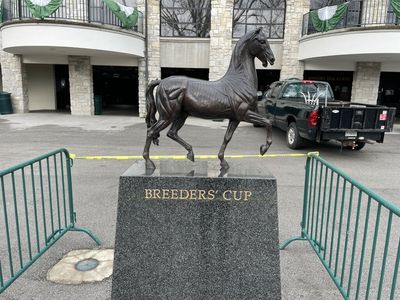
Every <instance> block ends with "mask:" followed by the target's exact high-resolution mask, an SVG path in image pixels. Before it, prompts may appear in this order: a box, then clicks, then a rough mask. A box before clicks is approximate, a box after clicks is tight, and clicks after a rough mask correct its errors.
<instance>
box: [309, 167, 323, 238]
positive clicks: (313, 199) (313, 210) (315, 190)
mask: <svg viewBox="0 0 400 300" xmlns="http://www.w3.org/2000/svg"><path fill="white" fill-rule="evenodd" d="M318 163H320V162H319V161H318V160H317V161H316V164H315V177H314V186H313V196H312V212H311V231H310V236H311V239H312V234H313V231H314V219H315V202H316V201H315V195H316V193H317V177H318ZM320 164H322V163H320Z"/></svg>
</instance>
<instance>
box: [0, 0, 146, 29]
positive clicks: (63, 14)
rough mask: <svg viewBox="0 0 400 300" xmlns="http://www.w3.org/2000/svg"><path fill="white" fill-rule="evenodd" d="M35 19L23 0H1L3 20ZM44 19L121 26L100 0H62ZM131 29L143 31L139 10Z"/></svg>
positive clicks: (141, 15) (141, 16)
mask: <svg viewBox="0 0 400 300" xmlns="http://www.w3.org/2000/svg"><path fill="white" fill-rule="evenodd" d="M30 19H35V18H34V17H33V16H32V13H31V11H30V10H29V8H28V6H27V5H26V3H25V1H24V0H3V22H5V21H17V20H30ZM45 20H54V21H61V20H66V21H74V22H80V23H90V24H98V25H111V26H118V27H122V23H121V21H120V20H119V19H118V18H117V17H116V16H115V15H114V14H113V12H112V11H111V10H110V9H109V8H108V7H107V5H106V4H105V3H104V2H103V1H102V0H74V1H63V2H62V4H61V6H60V7H59V8H58V9H57V10H56V11H55V12H54V13H53V14H52V15H50V16H49V17H46V18H45ZM131 30H132V31H135V32H140V33H143V14H142V13H141V12H139V17H138V21H137V24H136V26H134V27H133V28H132V29H131Z"/></svg>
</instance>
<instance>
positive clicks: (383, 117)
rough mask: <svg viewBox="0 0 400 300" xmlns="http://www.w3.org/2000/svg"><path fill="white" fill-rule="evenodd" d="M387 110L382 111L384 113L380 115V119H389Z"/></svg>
mask: <svg viewBox="0 0 400 300" xmlns="http://www.w3.org/2000/svg"><path fill="white" fill-rule="evenodd" d="M387 116H388V115H387V110H384V111H382V113H381V114H380V115H379V121H387Z"/></svg>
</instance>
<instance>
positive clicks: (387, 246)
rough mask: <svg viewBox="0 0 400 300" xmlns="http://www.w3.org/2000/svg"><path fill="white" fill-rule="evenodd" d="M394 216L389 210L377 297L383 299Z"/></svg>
mask: <svg viewBox="0 0 400 300" xmlns="http://www.w3.org/2000/svg"><path fill="white" fill-rule="evenodd" d="M392 218H393V212H391V211H390V212H389V219H388V224H387V227H386V241H385V250H384V251H383V259H382V267H381V278H380V280H379V288H378V297H377V299H381V295H382V286H383V282H384V280H385V269H386V259H387V254H388V250H389V242H390V233H391V230H392Z"/></svg>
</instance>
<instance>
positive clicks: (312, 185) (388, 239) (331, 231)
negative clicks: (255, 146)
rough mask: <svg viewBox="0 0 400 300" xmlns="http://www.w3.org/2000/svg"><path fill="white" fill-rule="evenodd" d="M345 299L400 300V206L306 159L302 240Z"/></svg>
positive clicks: (321, 161)
mask: <svg viewBox="0 0 400 300" xmlns="http://www.w3.org/2000/svg"><path fill="white" fill-rule="evenodd" d="M295 240H306V241H308V242H309V243H310V245H311V247H312V249H313V250H314V251H315V253H316V254H317V255H318V257H319V258H320V260H321V262H322V264H323V265H324V267H325V268H326V270H327V271H328V273H329V275H330V277H331V278H332V279H333V281H334V283H335V285H336V286H337V288H338V289H339V291H340V293H341V294H342V296H343V297H344V298H345V299H390V300H395V299H400V287H399V282H398V281H399V278H400V276H398V275H399V274H398V273H399V262H400V207H398V206H396V205H395V204H394V203H392V202H390V201H388V200H386V199H384V198H382V197H381V196H379V195H377V194H376V193H375V192H373V191H371V190H370V189H368V188H367V187H365V186H363V185H362V184H360V183H358V182H357V181H355V180H354V179H353V178H351V177H350V176H348V175H346V174H345V173H344V172H342V171H341V170H339V169H337V168H336V167H334V166H333V165H331V164H330V163H328V162H327V161H325V160H324V159H322V158H320V157H318V155H315V154H314V155H310V156H309V157H308V158H307V163H306V174H305V186H304V202H303V214H302V221H301V236H298V237H293V238H291V239H288V240H287V241H285V242H284V243H283V244H282V245H281V250H283V249H285V248H286V247H287V246H288V245H289V244H290V243H291V242H293V241H295Z"/></svg>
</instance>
